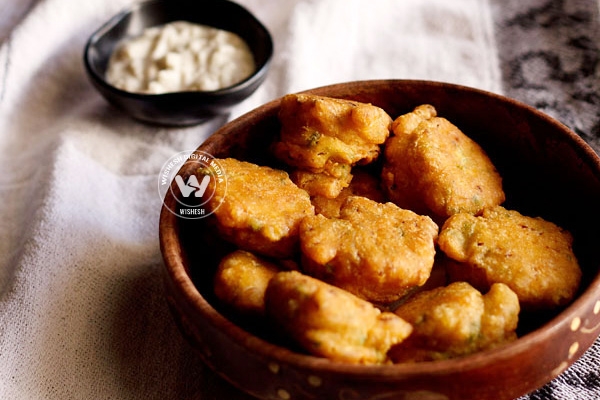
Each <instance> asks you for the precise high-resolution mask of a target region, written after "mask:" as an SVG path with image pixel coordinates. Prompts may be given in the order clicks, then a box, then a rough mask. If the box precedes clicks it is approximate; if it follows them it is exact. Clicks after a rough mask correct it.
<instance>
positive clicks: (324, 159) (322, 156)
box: [274, 94, 392, 172]
mask: <svg viewBox="0 0 600 400" xmlns="http://www.w3.org/2000/svg"><path fill="white" fill-rule="evenodd" d="M279 120H280V121H281V137H280V140H279V142H277V143H276V144H275V147H274V152H275V155H276V156H277V157H278V158H279V159H281V160H282V161H284V162H286V163H287V164H289V165H291V166H294V167H299V168H301V169H307V170H310V171H313V172H320V171H322V170H323V169H327V166H328V165H330V164H335V163H340V164H350V165H353V164H355V163H357V162H359V161H360V162H363V163H367V162H370V161H372V160H374V159H375V158H377V156H378V155H379V145H380V144H382V143H383V142H385V140H386V139H387V137H388V136H389V133H390V126H391V123H392V118H391V117H390V116H389V115H388V114H387V113H386V112H385V111H384V110H383V109H381V108H379V107H376V106H373V105H371V104H366V103H360V102H356V101H351V100H343V99H334V98H330V97H322V96H315V95H309V94H288V95H286V96H284V97H283V99H282V101H281V106H280V111H279Z"/></svg>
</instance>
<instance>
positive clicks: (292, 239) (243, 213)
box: [208, 158, 314, 258]
mask: <svg viewBox="0 0 600 400" xmlns="http://www.w3.org/2000/svg"><path fill="white" fill-rule="evenodd" d="M219 164H220V165H221V166H222V167H223V170H224V171H223V172H224V177H225V179H226V181H227V185H226V186H225V185H216V184H213V183H212V182H213V180H212V179H211V183H210V184H209V189H208V192H209V193H210V192H212V191H214V192H215V194H214V195H213V197H212V198H211V199H210V201H209V203H208V207H209V208H210V209H211V211H213V214H214V216H215V219H216V226H217V229H218V232H219V233H220V235H221V236H222V237H223V238H224V239H226V240H228V241H229V242H231V243H234V244H235V245H237V246H239V247H240V248H241V249H244V250H247V251H251V252H256V253H258V254H262V255H266V256H272V257H278V258H288V257H290V256H291V255H293V254H294V252H295V251H296V250H297V248H298V226H299V224H300V221H301V220H302V218H304V217H305V216H307V215H314V207H313V205H312V204H311V202H310V197H309V195H308V193H306V191H304V190H302V189H300V188H298V186H296V185H295V184H294V183H293V182H292V181H291V180H290V178H289V176H288V174H287V173H286V172H284V171H280V170H276V169H273V168H270V167H265V166H258V165H256V164H252V163H249V162H245V161H238V160H236V159H233V158H227V159H222V160H219ZM213 186H214V187H213Z"/></svg>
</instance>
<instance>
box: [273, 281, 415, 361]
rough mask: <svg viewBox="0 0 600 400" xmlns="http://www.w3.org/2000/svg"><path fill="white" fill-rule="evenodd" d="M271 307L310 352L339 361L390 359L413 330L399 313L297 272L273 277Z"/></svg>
mask: <svg viewBox="0 0 600 400" xmlns="http://www.w3.org/2000/svg"><path fill="white" fill-rule="evenodd" d="M266 309H267V315H268V317H270V318H271V319H272V320H273V321H275V323H276V324H277V326H279V327H280V328H281V329H282V330H283V331H284V332H285V333H287V334H288V335H290V336H291V337H292V338H293V339H294V340H295V341H296V342H297V343H298V344H300V345H301V346H302V347H303V348H304V349H305V350H306V351H308V352H309V353H311V354H313V355H316V356H320V357H326V358H329V359H331V360H334V361H342V362H349V363H361V364H378V363H385V362H386V361H387V352H388V349H389V348H390V347H391V346H392V345H394V344H397V343H400V342H401V341H402V340H404V339H405V338H406V337H407V336H408V335H409V334H410V332H411V330H412V327H411V326H410V324H408V323H406V322H405V321H403V320H402V319H401V318H400V317H398V316H397V315H395V314H393V313H391V312H381V311H380V310H379V309H377V308H375V307H374V306H373V305H372V304H370V303H369V302H367V301H364V300H361V299H359V298H358V297H356V296H354V295H352V294H350V293H348V292H346V291H344V290H342V289H339V288H337V287H334V286H331V285H328V284H326V283H324V282H322V281H319V280H317V279H314V278H311V277H309V276H306V275H303V274H301V273H299V272H297V271H291V272H280V273H278V274H277V275H275V277H274V278H273V279H272V280H271V281H270V283H269V286H268V287H267V292H266Z"/></svg>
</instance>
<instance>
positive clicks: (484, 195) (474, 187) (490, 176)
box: [381, 105, 505, 223]
mask: <svg viewBox="0 0 600 400" xmlns="http://www.w3.org/2000/svg"><path fill="white" fill-rule="evenodd" d="M392 130H393V133H394V135H393V136H391V137H390V138H389V139H388V140H387V141H386V144H385V150H384V155H385V161H384V166H383V170H382V175H381V178H382V183H383V186H384V188H385V190H386V192H387V195H388V196H389V198H390V200H391V201H393V202H394V203H396V204H397V205H398V206H400V207H402V208H407V209H411V210H413V211H415V212H417V213H419V214H427V215H429V216H431V217H432V218H433V219H434V220H435V221H436V222H438V223H441V222H442V221H443V220H445V219H446V218H447V217H448V216H450V215H453V214H456V213H459V212H467V213H471V214H476V213H478V212H480V211H481V210H482V209H483V208H485V207H490V206H495V205H499V204H502V203H503V202H504V199H505V195H504V191H503V189H502V178H501V177H500V174H499V173H498V172H497V171H496V168H495V167H494V165H493V164H492V162H491V161H490V159H489V158H488V156H487V154H486V153H485V152H484V150H483V149H482V148H481V147H480V146H479V145H478V144H477V143H475V142H474V141H473V140H471V139H470V138H469V137H467V136H466V135H465V134H464V133H462V132H461V131H460V129H459V128H458V127H456V126H455V125H453V124H452V123H450V122H449V121H448V120H446V119H445V118H440V117H437V116H436V111H435V109H434V108H433V107H432V106H430V105H422V106H419V107H417V108H415V110H414V111H413V112H411V113H408V114H405V115H402V116H400V117H398V118H397V119H396V120H395V121H394V123H393V125H392Z"/></svg>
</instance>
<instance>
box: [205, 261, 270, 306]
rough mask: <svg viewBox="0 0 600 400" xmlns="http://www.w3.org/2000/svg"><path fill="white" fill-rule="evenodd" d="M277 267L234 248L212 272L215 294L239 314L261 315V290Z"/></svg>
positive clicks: (264, 288) (262, 298)
mask: <svg viewBox="0 0 600 400" xmlns="http://www.w3.org/2000/svg"><path fill="white" fill-rule="evenodd" d="M279 271H280V269H279V267H278V266H277V265H275V264H273V263H270V262H268V261H266V260H263V259H261V258H259V257H257V256H255V255H254V254H252V253H249V252H247V251H243V250H236V251H234V252H233V253H230V254H228V255H227V256H225V257H224V258H223V259H222V260H221V263H220V264H219V267H218V269H217V272H216V274H215V278H214V290H215V295H216V296H217V298H218V299H219V300H221V301H222V302H223V303H225V304H227V305H229V306H231V307H232V308H233V309H235V310H236V311H238V312H240V313H242V314H256V315H264V314H265V291H266V290H267V285H268V284H269V281H270V280H271V278H272V277H273V276H275V274H276V273H277V272H279Z"/></svg>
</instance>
